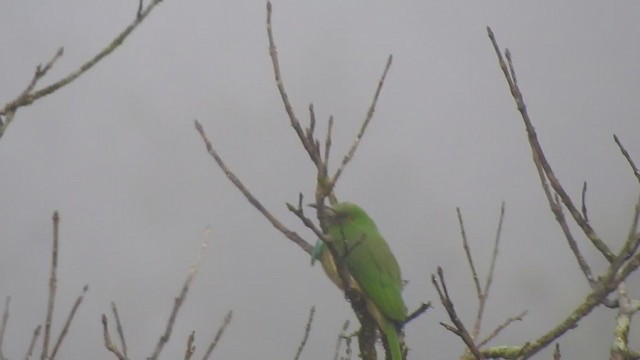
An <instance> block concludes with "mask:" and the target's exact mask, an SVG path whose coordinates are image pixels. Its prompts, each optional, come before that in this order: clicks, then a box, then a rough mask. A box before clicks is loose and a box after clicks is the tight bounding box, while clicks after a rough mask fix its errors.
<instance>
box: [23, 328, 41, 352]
mask: <svg viewBox="0 0 640 360" xmlns="http://www.w3.org/2000/svg"><path fill="white" fill-rule="evenodd" d="M41 329H42V325H38V326H36V328H35V329H34V330H33V335H32V336H31V342H30V343H29V348H28V349H27V353H26V354H25V355H24V360H30V359H31V354H33V349H35V347H36V341H38V337H39V336H40V330H41Z"/></svg>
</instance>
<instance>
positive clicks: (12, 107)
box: [0, 0, 162, 138]
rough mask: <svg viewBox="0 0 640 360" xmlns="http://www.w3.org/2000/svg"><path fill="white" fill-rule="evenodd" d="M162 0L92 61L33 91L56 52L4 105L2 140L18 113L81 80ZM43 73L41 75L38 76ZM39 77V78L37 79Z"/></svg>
mask: <svg viewBox="0 0 640 360" xmlns="http://www.w3.org/2000/svg"><path fill="white" fill-rule="evenodd" d="M160 2H162V0H152V1H150V2H149V5H147V7H145V8H144V9H143V10H142V11H139V12H138V16H136V18H135V19H134V20H133V21H132V22H131V23H130V24H129V25H128V26H127V27H126V28H125V29H124V30H123V31H122V32H120V33H119V34H118V35H117V36H116V37H115V38H114V39H113V40H111V42H110V43H109V44H107V46H105V47H104V48H103V49H102V50H100V51H99V52H98V53H97V54H95V55H94V56H93V57H92V58H91V59H89V60H88V61H86V62H85V63H84V64H82V65H80V67H79V68H78V69H76V70H74V71H72V72H71V73H69V74H67V75H66V76H65V77H63V78H62V79H60V80H58V81H56V82H54V83H53V84H51V85H48V86H46V87H44V88H42V89H40V90H35V91H34V90H33V89H34V88H35V84H36V83H37V82H38V80H40V79H41V78H42V77H43V76H44V75H45V74H46V71H48V70H49V68H51V66H53V64H54V63H55V61H56V60H57V59H58V58H59V57H60V56H62V48H60V49H59V50H58V52H56V55H55V56H54V57H53V58H52V60H51V61H49V63H47V65H45V67H44V68H38V69H37V70H36V75H37V76H34V79H33V80H32V82H33V85H30V86H29V87H27V90H25V91H24V92H23V93H22V94H20V95H19V96H18V97H17V98H15V99H14V100H12V101H11V102H9V103H7V104H5V105H4V107H3V108H2V110H0V115H4V116H6V117H5V121H4V124H3V125H2V126H1V127H0V138H2V135H3V134H4V132H5V130H6V129H7V126H8V125H9V123H10V122H11V121H12V120H13V118H14V116H15V113H16V111H17V110H18V109H19V108H21V107H24V106H28V105H31V104H32V103H33V102H34V101H36V100H38V99H40V98H42V97H44V96H47V95H49V94H51V93H53V92H55V91H57V90H59V89H60V88H62V87H64V86H66V85H68V84H69V83H71V82H73V81H74V80H76V79H77V78H79V77H80V76H81V75H82V74H84V73H85V72H87V71H88V70H90V69H91V68H93V67H94V66H95V65H96V64H97V63H99V62H100V61H101V60H102V59H103V58H105V57H106V56H107V55H109V54H111V53H112V52H113V51H114V50H115V49H117V48H118V47H119V46H120V45H122V43H123V42H124V41H125V40H126V39H127V38H128V37H129V35H130V34H131V33H132V32H133V30H135V29H136V28H137V27H138V25H140V23H142V21H143V20H144V19H145V18H146V17H147V16H148V15H149V14H150V13H151V11H152V10H153V9H154V8H155V7H156V5H158V4H160ZM38 73H41V74H38ZM36 77H37V78H36Z"/></svg>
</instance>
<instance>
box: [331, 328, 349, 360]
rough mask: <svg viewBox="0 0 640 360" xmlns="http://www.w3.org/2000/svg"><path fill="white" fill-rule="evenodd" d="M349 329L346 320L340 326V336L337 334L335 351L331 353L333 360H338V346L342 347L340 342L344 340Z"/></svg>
mask: <svg viewBox="0 0 640 360" xmlns="http://www.w3.org/2000/svg"><path fill="white" fill-rule="evenodd" d="M348 328H349V320H346V321H345V322H344V324H343V325H342V330H341V331H340V334H338V340H336V349H335V351H334V353H333V360H338V357H339V356H340V345H342V340H345V338H346V337H347V336H346V332H347V329H348Z"/></svg>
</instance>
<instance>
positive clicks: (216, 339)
mask: <svg viewBox="0 0 640 360" xmlns="http://www.w3.org/2000/svg"><path fill="white" fill-rule="evenodd" d="M232 318H233V311H229V312H228V313H227V315H225V317H224V321H223V322H222V325H220V327H219V328H218V331H217V332H216V336H215V337H214V338H213V341H211V344H209V347H208V348H207V352H206V353H205V354H204V356H203V357H202V360H207V359H208V358H209V356H210V355H211V353H212V352H213V349H215V348H216V346H217V345H218V342H219V341H220V338H221V337H222V334H224V331H225V330H226V329H227V326H229V324H230V323H231V319H232Z"/></svg>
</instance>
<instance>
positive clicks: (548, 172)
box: [487, 27, 615, 262]
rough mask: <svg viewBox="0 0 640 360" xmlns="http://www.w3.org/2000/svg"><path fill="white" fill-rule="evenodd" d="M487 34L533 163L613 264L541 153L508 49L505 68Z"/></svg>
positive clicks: (493, 41)
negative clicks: (521, 125) (520, 119)
mask: <svg viewBox="0 0 640 360" xmlns="http://www.w3.org/2000/svg"><path fill="white" fill-rule="evenodd" d="M487 33H488V35H489V39H490V40H491V43H492V44H493V48H494V50H495V53H496V56H497V57H498V62H499V64H500V68H501V69H502V72H503V74H504V76H505V79H506V80H507V84H508V85H509V90H510V91H511V95H512V96H513V99H514V101H515V102H516V105H517V108H518V111H519V112H520V115H521V117H522V120H523V122H524V125H525V127H526V130H527V136H528V139H529V145H530V146H531V151H532V153H533V158H534V161H535V160H538V161H539V162H540V166H541V167H542V169H543V170H544V174H545V176H546V178H547V179H549V183H550V184H551V187H553V190H554V191H555V192H556V193H557V194H558V195H559V196H560V198H561V199H562V203H563V204H564V205H565V206H566V207H567V209H568V210H569V213H570V214H571V216H572V217H573V219H574V220H575V222H576V223H577V224H578V225H579V226H580V228H581V229H582V231H583V232H584V234H585V235H586V236H587V238H588V239H589V240H590V241H591V243H592V244H593V245H594V246H595V247H596V249H598V250H599V251H600V252H601V253H602V255H604V257H605V258H606V259H607V260H608V261H609V262H613V261H614V259H615V255H614V254H613V252H611V250H610V249H609V247H608V246H607V245H606V244H605V243H604V242H603V241H602V239H601V238H600V237H599V236H598V234H597V233H596V232H595V230H594V229H593V228H592V227H591V225H590V224H589V223H588V222H587V221H586V220H585V218H584V217H582V215H581V214H580V212H579V211H578V210H577V209H576V207H575V205H574V204H573V201H572V200H571V197H569V195H568V194H567V192H566V191H565V190H564V188H563V187H562V185H561V184H560V181H559V180H558V178H557V177H556V175H555V173H554V172H553V170H552V169H551V165H549V162H548V161H547V158H546V156H545V154H544V152H543V151H542V147H541V146H540V142H539V141H538V135H537V133H536V131H535V128H534V127H533V124H532V123H531V119H530V118H529V114H528V113H527V108H526V105H525V103H524V97H523V96H522V93H521V91H520V88H519V87H518V84H517V79H516V76H515V69H514V67H513V63H512V61H511V55H510V53H509V51H508V49H507V50H506V51H505V57H506V59H507V62H508V64H509V65H508V66H507V62H505V61H504V58H503V57H502V53H501V51H500V48H499V46H498V43H497V41H496V38H495V36H494V34H493V31H491V28H490V27H487Z"/></svg>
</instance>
